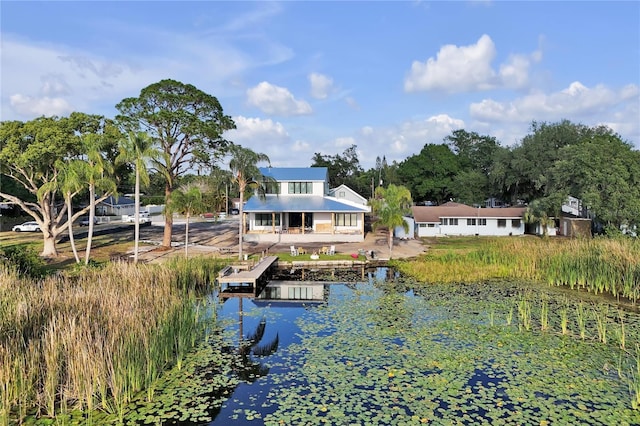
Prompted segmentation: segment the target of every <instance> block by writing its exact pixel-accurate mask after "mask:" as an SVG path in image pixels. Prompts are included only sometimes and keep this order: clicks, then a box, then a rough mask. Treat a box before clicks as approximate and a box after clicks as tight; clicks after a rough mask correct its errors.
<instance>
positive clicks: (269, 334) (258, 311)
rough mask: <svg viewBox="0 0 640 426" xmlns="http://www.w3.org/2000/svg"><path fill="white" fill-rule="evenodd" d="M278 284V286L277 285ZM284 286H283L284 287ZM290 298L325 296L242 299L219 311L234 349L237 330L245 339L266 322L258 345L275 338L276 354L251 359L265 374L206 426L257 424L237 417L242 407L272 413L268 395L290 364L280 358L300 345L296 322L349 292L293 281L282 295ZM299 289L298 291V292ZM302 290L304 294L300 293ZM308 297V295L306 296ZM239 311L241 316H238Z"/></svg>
mask: <svg viewBox="0 0 640 426" xmlns="http://www.w3.org/2000/svg"><path fill="white" fill-rule="evenodd" d="M276 285H280V283H276ZM285 286H286V284H285ZM290 288H291V289H292V293H293V296H294V297H295V296H297V297H306V296H307V293H309V292H319V293H320V294H323V295H324V299H325V300H323V301H319V300H261V299H250V298H244V299H242V301H241V300H240V299H239V298H235V297H234V298H230V299H227V300H226V301H225V302H224V303H223V304H222V306H221V308H220V310H219V311H218V315H219V318H220V319H221V320H222V321H223V322H224V323H225V324H227V326H226V330H227V331H228V332H229V338H230V339H232V341H233V344H234V346H235V347H237V346H238V341H239V334H240V329H242V330H243V333H242V334H243V336H244V338H245V339H246V338H247V336H248V335H250V334H251V333H254V332H255V330H256V329H257V328H258V327H259V326H260V322H261V321H263V320H264V321H265V328H264V335H263V336H262V339H261V340H260V343H269V342H273V340H274V339H276V337H277V338H278V350H277V351H276V353H275V354H273V355H269V356H264V357H257V356H252V357H251V359H252V360H253V361H254V362H259V363H260V364H262V365H263V366H265V367H267V368H268V369H269V371H268V374H266V375H265V376H262V377H257V378H256V380H255V381H254V382H243V383H241V384H240V385H239V386H238V387H237V388H236V390H235V391H234V392H233V394H232V395H231V397H230V398H229V400H228V401H227V402H226V403H225V404H224V405H223V407H222V409H221V410H220V413H219V414H218V415H217V417H216V418H215V419H214V421H212V422H211V423H209V425H212V426H213V425H220V426H223V425H228V424H234V425H243V424H247V425H249V424H250V425H256V421H255V420H251V421H250V420H246V419H245V417H244V416H242V415H240V416H238V415H237V414H238V410H243V409H245V408H247V409H248V408H251V409H255V410H257V411H260V412H261V413H262V414H263V415H265V414H267V413H272V412H273V411H274V410H275V409H276V406H275V405H274V404H271V403H270V402H269V401H268V399H267V394H268V393H269V391H270V390H271V388H272V387H273V386H274V385H275V384H276V380H274V379H275V378H276V376H278V375H282V374H284V373H286V372H287V371H288V370H289V369H290V368H292V367H295V366H292V365H289V362H288V361H287V360H286V359H284V358H283V357H282V354H283V353H285V352H286V350H287V348H288V347H289V346H290V345H291V344H294V343H298V344H299V343H300V332H301V330H300V328H299V327H298V325H297V324H296V320H297V319H298V318H300V317H301V316H302V315H307V316H308V315H313V311H314V309H315V308H316V307H317V306H318V305H319V304H321V303H326V302H328V301H329V298H330V297H340V294H342V293H344V292H345V290H348V289H347V288H346V286H345V285H344V284H336V283H331V284H322V283H310V282H306V283H300V282H292V283H291V284H290V285H289V286H288V287H286V292H285V294H283V295H282V296H284V297H286V296H288V293H289V289H290ZM298 289H300V290H298ZM302 289H304V293H305V294H301V293H302V291H301V290H302ZM309 295H311V293H309ZM241 312H242V314H241Z"/></svg>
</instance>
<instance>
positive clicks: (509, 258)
mask: <svg viewBox="0 0 640 426" xmlns="http://www.w3.org/2000/svg"><path fill="white" fill-rule="evenodd" d="M393 264H394V266H395V267H396V268H398V269H399V270H400V271H401V272H402V273H404V274H407V275H409V276H412V277H414V278H415V279H417V280H418V281H423V282H429V283H468V282H478V281H484V280H489V279H525V280H535V281H539V282H543V283H548V284H550V285H563V286H568V287H570V288H572V289H584V290H587V291H589V292H592V293H596V294H600V293H608V294H611V295H612V296H614V297H622V298H627V299H629V300H631V301H632V302H637V301H638V300H640V241H639V240H637V239H630V238H625V239H606V238H594V239H572V240H570V239H558V238H556V239H551V238H549V239H541V238H457V239H456V238H453V239H442V240H438V241H437V242H435V243H434V244H433V245H432V246H431V247H430V249H429V251H428V253H427V254H426V255H425V256H422V257H421V258H420V259H419V260H418V261H402V260H399V261H396V262H394V263H393Z"/></svg>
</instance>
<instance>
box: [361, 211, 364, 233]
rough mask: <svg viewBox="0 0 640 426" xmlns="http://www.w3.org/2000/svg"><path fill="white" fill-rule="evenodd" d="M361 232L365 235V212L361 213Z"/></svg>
mask: <svg viewBox="0 0 640 426" xmlns="http://www.w3.org/2000/svg"><path fill="white" fill-rule="evenodd" d="M360 233H361V234H362V235H364V213H360Z"/></svg>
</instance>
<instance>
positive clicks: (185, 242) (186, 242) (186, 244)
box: [184, 213, 189, 258]
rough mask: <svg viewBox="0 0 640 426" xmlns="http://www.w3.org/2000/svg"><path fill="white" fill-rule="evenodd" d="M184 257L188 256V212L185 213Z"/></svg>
mask: <svg viewBox="0 0 640 426" xmlns="http://www.w3.org/2000/svg"><path fill="white" fill-rule="evenodd" d="M184 257H185V258H188V257H189V213H187V224H186V225H185V229H184Z"/></svg>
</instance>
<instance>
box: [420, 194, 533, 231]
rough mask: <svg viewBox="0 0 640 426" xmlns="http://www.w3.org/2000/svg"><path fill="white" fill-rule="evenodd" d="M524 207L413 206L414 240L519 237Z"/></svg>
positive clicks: (453, 204)
mask: <svg viewBox="0 0 640 426" xmlns="http://www.w3.org/2000/svg"><path fill="white" fill-rule="evenodd" d="M525 209H526V208H525V207H509V208H476V207H471V206H467V205H465V204H460V203H453V202H449V203H446V204H443V205H441V206H414V207H412V211H413V217H414V219H415V223H416V229H417V232H416V235H417V236H418V237H437V236H446V235H523V234H524V231H525V226H524V221H523V220H522V216H523V215H524V211H525Z"/></svg>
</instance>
